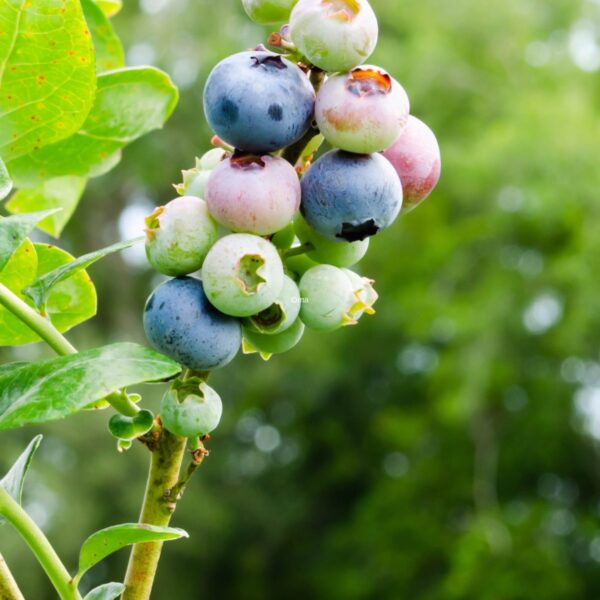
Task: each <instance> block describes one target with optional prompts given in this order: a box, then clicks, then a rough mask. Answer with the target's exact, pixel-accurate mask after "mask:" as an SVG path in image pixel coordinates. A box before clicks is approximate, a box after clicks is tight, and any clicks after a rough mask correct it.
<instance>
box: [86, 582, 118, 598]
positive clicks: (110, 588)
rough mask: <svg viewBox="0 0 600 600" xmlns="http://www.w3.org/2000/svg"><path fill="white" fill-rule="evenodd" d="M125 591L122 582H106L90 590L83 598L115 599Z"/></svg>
mask: <svg viewBox="0 0 600 600" xmlns="http://www.w3.org/2000/svg"><path fill="white" fill-rule="evenodd" d="M124 591H125V586H124V585H123V584H122V583H114V582H112V583H105V584H104V585H101V586H98V587H97V588H94V589H93V590H90V591H89V592H88V593H87V594H86V595H85V598H84V599H83V600H115V598H118V597H119V596H120V595H121V594H122V593H123V592H124Z"/></svg>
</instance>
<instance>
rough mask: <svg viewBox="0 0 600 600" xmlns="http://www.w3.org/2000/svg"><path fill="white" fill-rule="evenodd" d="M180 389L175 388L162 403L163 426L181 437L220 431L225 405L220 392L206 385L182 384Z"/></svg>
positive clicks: (165, 396) (164, 397)
mask: <svg viewBox="0 0 600 600" xmlns="http://www.w3.org/2000/svg"><path fill="white" fill-rule="evenodd" d="M180 385H181V388H180V389H171V390H169V391H168V392H167V393H166V394H165V395H164V396H163V399H162V401H161V403H160V418H161V420H162V423H163V425H164V426H165V428H166V429H167V431H170V432H171V433H174V434H175V435H180V436H181V437H199V436H203V435H206V434H207V433H210V432H211V431H213V429H216V427H217V425H218V424H219V421H220V420H221V415H222V414H223V403H222V402H221V397H220V396H219V394H217V392H216V391H215V390H214V389H213V388H211V387H210V386H209V385H207V384H206V383H204V382H201V383H191V382H185V381H184V382H182V383H181V384H180Z"/></svg>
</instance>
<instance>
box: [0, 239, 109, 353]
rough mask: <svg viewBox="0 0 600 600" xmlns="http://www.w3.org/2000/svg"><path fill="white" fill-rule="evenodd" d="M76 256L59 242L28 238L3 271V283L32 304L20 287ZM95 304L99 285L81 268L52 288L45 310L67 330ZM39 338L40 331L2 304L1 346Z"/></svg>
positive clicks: (84, 318)
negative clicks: (36, 240)
mask: <svg viewBox="0 0 600 600" xmlns="http://www.w3.org/2000/svg"><path fill="white" fill-rule="evenodd" d="M73 260H74V258H73V257H72V256H71V255H70V254H69V253H68V252H65V251H64V250H61V249H60V248H57V247H56V246H51V245H49V244H32V243H31V242H30V241H29V240H25V242H23V244H21V246H20V247H19V249H18V250H17V251H16V252H15V253H14V254H13V255H12V257H11V259H10V260H9V261H8V263H7V264H6V266H5V267H4V269H2V271H0V283H3V284H4V285H5V286H6V287H8V288H9V289H10V290H12V291H13V292H14V293H15V294H17V295H18V296H19V298H21V300H23V301H24V302H26V303H27V304H29V305H30V306H31V307H32V308H33V307H34V305H33V302H32V301H31V299H30V298H28V297H26V296H25V295H24V294H22V292H21V290H23V288H25V287H26V286H28V285H31V284H32V283H33V282H34V281H35V280H36V279H38V278H40V277H42V276H43V275H45V274H46V273H50V272H51V271H54V270H55V269H57V268H59V267H61V266H62V265H65V264H67V263H69V262H71V261H73ZM96 304H97V301H96V288H95V287H94V284H93V283H92V281H91V279H90V277H89V275H88V274H87V272H86V271H83V270H80V271H76V272H75V273H73V274H72V275H71V276H70V277H69V278H68V279H65V280H64V281H61V282H60V283H57V284H56V285H55V286H54V287H53V288H52V290H51V292H50V293H49V295H48V297H47V300H46V306H45V312H46V314H47V316H48V318H49V319H50V320H51V321H52V323H53V324H54V326H55V327H56V328H57V329H58V330H59V331H61V332H64V331H68V330H69V329H71V328H72V327H75V326H76V325H79V324H80V323H83V322H84V321H87V320H88V319H90V318H91V317H93V316H94V315H95V314H96ZM38 341H40V338H39V337H38V336H37V334H35V333H34V332H33V331H31V329H29V328H28V327H27V326H26V325H25V324H24V323H23V322H22V321H21V320H19V319H18V318H17V317H15V316H14V315H13V314H12V313H11V312H10V311H9V310H7V309H6V308H4V307H2V306H0V346H20V345H23V344H31V343H32V342H38Z"/></svg>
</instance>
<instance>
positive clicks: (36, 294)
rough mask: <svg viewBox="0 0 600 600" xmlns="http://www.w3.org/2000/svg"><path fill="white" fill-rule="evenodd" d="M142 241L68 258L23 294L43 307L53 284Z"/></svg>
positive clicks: (127, 242) (46, 302)
mask: <svg viewBox="0 0 600 600" xmlns="http://www.w3.org/2000/svg"><path fill="white" fill-rule="evenodd" d="M0 224H1V223H0ZM143 241H144V238H143V237H139V238H136V239H133V240H127V241H125V242H118V243H116V244H113V245H112V246H107V247H106V248H102V249H101V250H96V251H95V252H90V253H89V254H84V255H83V256H80V257H79V258H76V259H74V260H69V261H67V262H63V263H61V264H59V266H57V267H56V268H54V269H52V270H51V271H45V272H44V273H43V274H42V275H41V276H39V277H37V278H36V280H35V281H34V282H33V283H32V284H30V285H28V286H27V287H25V288H23V294H25V295H26V296H28V297H29V298H31V300H33V302H34V304H35V305H36V306H37V308H39V309H43V308H44V307H45V306H47V305H48V299H49V296H50V294H51V293H52V290H53V288H54V286H55V285H57V284H59V283H61V282H62V281H65V280H67V279H70V278H71V277H73V276H74V275H75V274H76V273H78V272H80V271H82V270H83V269H87V268H88V267H89V266H91V265H93V264H94V263H95V262H97V261H99V260H100V259H101V258H104V257H105V256H109V255H110V254H114V253H115V252H120V251H121V250H124V249H125V248H131V246H133V245H135V244H139V243H141V242H143Z"/></svg>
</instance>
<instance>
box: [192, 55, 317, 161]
mask: <svg viewBox="0 0 600 600" xmlns="http://www.w3.org/2000/svg"><path fill="white" fill-rule="evenodd" d="M314 104H315V92H314V90H313V87H312V85H311V84H310V81H309V80H308V77H307V76H306V75H305V74H304V73H303V72H302V70H301V69H300V68H299V67H297V66H296V65H295V64H294V63H292V62H290V61H289V60H287V59H285V58H282V57H281V56H279V55H278V54H274V53H271V52H263V51H250V52H240V53H238V54H234V55H233V56H230V57H229V58H226V59H225V60H222V61H221V62H220V63H219V64H218V65H217V66H216V67H215V68H214V69H213V70H212V72H211V74H210V75H209V77H208V81H207V82H206V87H205V88H204V112H205V114H206V118H207V120H208V122H209V124H210V126H211V127H212V129H213V130H214V131H215V132H216V134H217V135H218V136H219V137H221V138H222V139H223V140H225V141H226V142H228V143H229V144H231V145H232V146H235V147H236V148H238V149H239V150H243V151H246V152H252V153H254V154H268V153H269V152H272V151H273V150H278V149H280V148H283V147H285V146H288V145H289V144H291V143H293V142H295V141H297V140H299V139H300V138H301V137H302V136H303V135H304V133H305V132H306V131H307V130H308V129H309V127H310V124H311V120H312V118H313V113H314Z"/></svg>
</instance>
